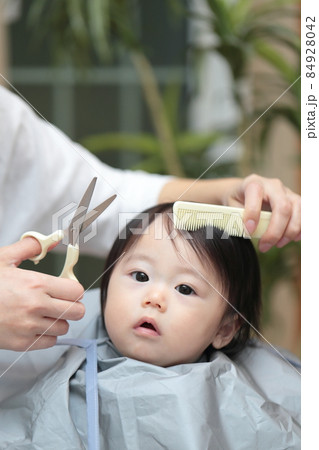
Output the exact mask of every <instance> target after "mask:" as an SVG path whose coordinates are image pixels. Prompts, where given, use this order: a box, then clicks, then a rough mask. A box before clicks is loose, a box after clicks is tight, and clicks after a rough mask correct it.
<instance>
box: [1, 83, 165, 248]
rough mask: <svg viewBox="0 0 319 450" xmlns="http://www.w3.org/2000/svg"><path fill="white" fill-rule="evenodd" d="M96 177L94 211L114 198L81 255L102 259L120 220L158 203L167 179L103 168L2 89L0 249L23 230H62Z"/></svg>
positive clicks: (99, 162) (94, 159) (82, 149)
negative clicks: (124, 215) (114, 195)
mask: <svg viewBox="0 0 319 450" xmlns="http://www.w3.org/2000/svg"><path fill="white" fill-rule="evenodd" d="M94 176H97V177H98V181H97V185H96V189H95V193H94V195H93V198H92V202H91V206H92V207H94V206H96V205H98V204H99V203H100V202H102V201H103V200H105V199H106V198H108V197H109V196H110V195H112V194H117V198H116V200H115V201H114V202H113V204H112V205H111V206H110V207H109V208H108V209H107V210H106V211H105V213H103V214H102V215H101V216H100V218H99V219H98V220H97V221H96V222H97V225H96V227H97V228H96V229H94V230H91V234H88V235H87V238H85V237H84V240H86V239H88V240H87V242H86V243H85V244H84V245H83V246H81V252H85V253H90V254H94V255H97V256H101V257H105V256H106V253H107V252H108V251H109V249H110V246H111V245H112V243H113V241H114V239H115V237H116V235H117V234H118V232H119V227H121V224H123V220H121V221H120V222H121V223H120V225H119V217H120V218H121V217H122V219H123V213H137V212H140V211H142V210H143V209H145V208H147V207H149V206H152V205H154V204H156V203H157V199H158V195H159V192H160V190H161V189H162V187H163V185H164V184H165V183H167V181H168V180H169V177H165V176H160V175H151V174H147V173H145V172H142V171H128V170H126V171H123V170H119V169H114V168H111V167H110V166H107V165H106V164H104V163H102V162H101V161H100V160H99V159H98V158H96V157H95V156H93V155H92V154H91V153H89V152H88V151H87V150H85V149H84V148H83V147H81V146H80V145H79V144H75V143H74V142H72V141H71V140H70V139H69V138H68V137H67V136H66V135H65V134H63V133H62V132H61V131H60V130H58V129H57V128H55V127H54V126H53V125H51V124H49V123H48V122H46V121H45V120H43V119H41V118H39V117H38V116H37V115H36V114H35V113H34V112H33V110H32V109H31V108H30V107H29V106H28V105H27V104H26V103H25V102H24V101H22V100H21V99H20V98H19V97H18V96H16V95H15V94H12V93H11V92H9V91H8V90H6V89H5V88H3V87H0V192H1V194H0V246H2V245H7V244H10V243H12V242H15V241H16V240H18V239H19V238H20V236H21V234H23V233H24V232H25V231H29V230H35V231H39V232H42V233H50V232H52V231H54V230H55V229H57V227H58V228H60V227H61V226H63V225H64V224H65V223H66V222H67V218H68V217H69V218H70V217H71V212H74V210H75V206H76V204H77V203H78V202H79V200H80V198H81V197H82V195H83V193H84V191H85V189H86V187H87V186H88V184H89V182H90V181H91V179H92V178H93V177H94ZM88 231H89V230H88ZM90 236H94V238H92V239H89V237H90Z"/></svg>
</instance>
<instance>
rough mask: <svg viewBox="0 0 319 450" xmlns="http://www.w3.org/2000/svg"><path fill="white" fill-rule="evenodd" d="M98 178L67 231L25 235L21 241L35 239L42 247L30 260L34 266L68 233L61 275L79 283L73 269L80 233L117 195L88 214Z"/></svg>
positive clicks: (82, 201)
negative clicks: (27, 238) (29, 238)
mask: <svg viewBox="0 0 319 450" xmlns="http://www.w3.org/2000/svg"><path fill="white" fill-rule="evenodd" d="M96 180H97V178H96V177H94V178H93V179H92V181H91V183H90V184H89V186H88V188H87V189H86V191H85V193H84V195H83V197H82V199H81V201H80V203H79V205H78V207H77V209H76V211H75V213H74V216H73V218H72V220H71V222H70V225H69V227H68V228H67V229H66V230H56V231H54V232H53V233H52V234H49V235H48V236H47V235H44V234H41V233H38V232H37V231H27V232H26V233H24V234H23V235H22V236H21V238H20V239H24V238H26V237H29V236H30V237H33V238H35V239H36V240H37V241H38V242H39V244H40V245H41V253H40V254H39V255H37V256H34V257H33V258H30V260H31V261H33V262H34V264H38V262H39V261H41V259H43V258H44V257H45V256H46V254H47V252H48V249H49V248H50V247H51V246H52V245H53V244H54V243H57V242H60V241H61V240H62V239H63V238H64V235H65V234H66V233H68V240H69V244H68V248H67V253H66V258H65V263H64V267H63V269H62V272H61V274H60V277H61V278H69V279H70V280H75V281H78V280H77V278H76V277H75V275H74V273H73V267H74V266H75V264H76V263H77V262H78V259H79V237H80V233H81V232H82V231H84V230H85V229H86V228H87V227H88V226H89V225H91V223H92V222H94V221H95V220H96V219H97V218H98V217H99V215H100V214H102V212H103V211H104V210H105V209H106V208H107V207H108V206H109V205H110V204H111V203H112V202H113V200H114V199H115V198H116V195H112V196H111V197H109V198H108V199H106V200H104V202H102V203H101V204H100V205H98V206H97V207H96V208H94V209H93V210H92V211H90V212H89V213H88V214H87V210H88V207H89V204H90V201H91V198H92V195H93V191H94V188H95V184H96Z"/></svg>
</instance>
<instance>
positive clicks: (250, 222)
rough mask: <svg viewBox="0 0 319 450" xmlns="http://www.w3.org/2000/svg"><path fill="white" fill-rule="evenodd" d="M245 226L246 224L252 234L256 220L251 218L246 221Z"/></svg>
mask: <svg viewBox="0 0 319 450" xmlns="http://www.w3.org/2000/svg"><path fill="white" fill-rule="evenodd" d="M245 226H246V230H247V231H248V233H249V234H251V233H252V232H253V231H255V228H256V222H255V221H254V220H252V219H249V220H247V222H246V223H245Z"/></svg>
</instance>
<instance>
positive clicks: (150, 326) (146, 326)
mask: <svg viewBox="0 0 319 450" xmlns="http://www.w3.org/2000/svg"><path fill="white" fill-rule="evenodd" d="M134 329H135V330H136V331H137V332H138V333H139V334H143V335H149V336H159V335H160V334H161V333H160V331H159V329H158V327H157V324H156V322H155V320H153V319H151V318H148V317H143V318H142V319H141V320H140V321H139V322H138V323H137V324H136V325H135V327H134Z"/></svg>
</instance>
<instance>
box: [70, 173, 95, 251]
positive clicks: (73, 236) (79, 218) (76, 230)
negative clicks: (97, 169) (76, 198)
mask: <svg viewBox="0 0 319 450" xmlns="http://www.w3.org/2000/svg"><path fill="white" fill-rule="evenodd" d="M96 180H97V178H96V177H94V178H93V179H92V181H91V183H90V184H89V186H88V188H87V190H86V191H85V192H84V195H83V197H82V199H81V201H80V203H79V206H78V207H77V209H76V211H75V213H74V216H73V218H72V220H71V222H70V225H69V228H68V234H69V242H70V243H71V244H72V245H73V246H74V245H76V244H77V242H78V240H79V235H80V233H81V230H82V225H83V222H84V220H85V217H86V213H87V210H88V207H89V204H90V201H91V198H92V195H93V191H94V188H95V184H96Z"/></svg>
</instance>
